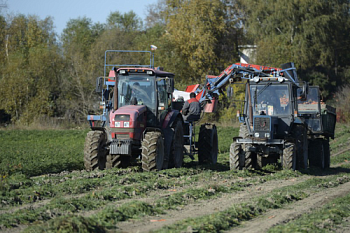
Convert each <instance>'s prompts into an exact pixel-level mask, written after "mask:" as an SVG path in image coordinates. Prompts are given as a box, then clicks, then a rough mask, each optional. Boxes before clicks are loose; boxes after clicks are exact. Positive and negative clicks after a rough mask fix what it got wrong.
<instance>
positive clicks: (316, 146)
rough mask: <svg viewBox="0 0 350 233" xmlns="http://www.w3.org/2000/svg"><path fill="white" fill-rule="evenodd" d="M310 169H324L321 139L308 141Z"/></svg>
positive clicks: (323, 152) (323, 151)
mask: <svg viewBox="0 0 350 233" xmlns="http://www.w3.org/2000/svg"><path fill="white" fill-rule="evenodd" d="M309 148H310V158H309V163H310V167H318V168H321V169H324V168H325V150H324V144H323V139H320V138H318V139H315V140H313V141H310V146H309Z"/></svg>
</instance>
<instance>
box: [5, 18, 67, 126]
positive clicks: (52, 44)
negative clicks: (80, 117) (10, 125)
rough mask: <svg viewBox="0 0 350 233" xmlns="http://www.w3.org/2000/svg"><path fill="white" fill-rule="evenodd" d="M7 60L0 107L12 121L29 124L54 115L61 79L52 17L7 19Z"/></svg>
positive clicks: (59, 60) (59, 59)
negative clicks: (43, 116)
mask: <svg viewBox="0 0 350 233" xmlns="http://www.w3.org/2000/svg"><path fill="white" fill-rule="evenodd" d="M4 34H5V35H6V36H5V38H6V39H5V40H3V41H2V45H3V46H1V47H2V48H5V53H4V52H3V51H2V53H1V54H5V57H6V58H5V59H3V61H4V63H3V65H2V67H1V74H2V76H1V78H0V93H1V94H0V109H4V110H5V111H6V112H7V113H8V114H10V115H11V117H12V121H13V122H16V123H18V122H21V123H23V124H28V123H30V122H32V121H33V120H34V119H35V118H38V117H41V116H42V115H49V116H51V115H53V114H54V113H55V109H56V104H55V101H54V98H53V93H55V92H56V90H57V84H58V83H59V78H60V76H59V74H58V73H57V71H58V70H60V65H61V64H62V62H61V58H60V56H59V53H58V47H57V44H56V41H55V33H54V31H53V22H52V19H51V18H50V17H48V18H45V19H44V20H40V19H39V18H38V17H37V16H28V17H25V16H23V15H18V16H15V17H14V18H13V19H12V20H10V19H8V20H7V22H6V30H5V32H4Z"/></svg>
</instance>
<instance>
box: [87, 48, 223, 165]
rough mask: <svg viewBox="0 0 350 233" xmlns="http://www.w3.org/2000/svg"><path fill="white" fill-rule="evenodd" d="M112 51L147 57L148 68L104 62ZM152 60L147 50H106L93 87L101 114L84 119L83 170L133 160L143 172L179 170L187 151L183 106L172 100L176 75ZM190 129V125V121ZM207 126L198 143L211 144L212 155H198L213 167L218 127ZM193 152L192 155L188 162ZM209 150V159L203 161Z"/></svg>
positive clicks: (126, 162)
mask: <svg viewBox="0 0 350 233" xmlns="http://www.w3.org/2000/svg"><path fill="white" fill-rule="evenodd" d="M116 52H117V53H119V52H127V53H135V52H137V53H149V54H150V65H112V64H107V59H106V58H107V55H108V54H109V53H116ZM153 60H154V59H153V54H152V52H149V51H120V50H107V51H106V52H105V72H104V77H100V78H98V79H97V86H96V91H97V92H98V93H100V94H101V96H102V101H101V108H102V109H103V113H102V115H89V116H88V120H89V122H90V126H91V131H90V132H88V134H87V137H86V141H85V148H84V164H85V168H86V170H89V171H91V170H95V169H105V168H107V169H109V168H113V167H127V166H129V164H130V162H131V161H132V160H133V159H137V158H140V159H141V161H142V169H143V170H144V171H152V170H162V169H167V168H170V167H176V168H179V167H181V166H182V163H183V156H184V151H185V152H186V150H185V149H184V137H185V138H186V137H188V135H185V136H184V129H183V127H184V125H185V124H184V120H183V117H182V114H181V112H180V110H181V107H179V105H178V103H173V102H172V100H173V92H174V74H172V73H169V72H165V71H162V70H160V69H155V68H154V66H153ZM111 66H112V67H113V69H112V70H111V71H110V72H109V75H108V76H109V77H108V78H106V69H107V67H111ZM175 105H176V106H177V107H175ZM189 125H190V126H193V124H192V122H191V123H190V124H189ZM207 125H208V124H205V125H204V126H202V127H201V128H203V129H202V130H201V133H200V135H199V138H200V140H201V143H199V145H204V144H208V143H207V142H211V145H212V146H211V149H210V152H208V151H205V152H203V153H201V154H200V155H199V157H200V158H203V159H200V161H202V162H214V163H215V162H216V156H217V150H218V147H217V135H216V128H215V126H214V127H212V126H211V127H208V126H207ZM209 125H210V124H209ZM190 132H191V133H192V132H193V131H192V129H191V131H190ZM191 135H192V134H191ZM207 135H210V136H209V137H208V136H207ZM215 137H216V139H215ZM192 138H194V137H192ZM201 138H202V139H201ZM186 142H187V140H186ZM191 143H193V141H192V142H191ZM215 143H216V144H215ZM193 144H195V143H193ZM194 152H195V151H191V153H190V156H191V157H192V158H193V156H192V155H193V154H194ZM211 152H213V153H212V154H213V155H212V154H210V156H211V157H213V159H209V160H208V159H206V158H208V153H211ZM202 154H203V155H202Z"/></svg>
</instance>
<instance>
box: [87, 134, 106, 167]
mask: <svg viewBox="0 0 350 233" xmlns="http://www.w3.org/2000/svg"><path fill="white" fill-rule="evenodd" d="M106 138H107V137H106V134H105V133H104V132H103V131H90V132H88V133H87V135H86V138H85V145H84V165H85V169H86V170H87V171H93V170H96V169H100V170H103V169H105V167H106V154H107V150H106V148H105V146H106V140H107V139H106Z"/></svg>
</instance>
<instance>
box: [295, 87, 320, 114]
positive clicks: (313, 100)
mask: <svg viewBox="0 0 350 233" xmlns="http://www.w3.org/2000/svg"><path fill="white" fill-rule="evenodd" d="M301 93H302V88H298V90H297V94H298V95H297V96H298V111H299V112H300V113H318V112H319V111H320V110H319V102H320V100H319V94H318V88H317V87H310V88H309V93H308V94H307V97H306V99H303V98H302V97H301Z"/></svg>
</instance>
